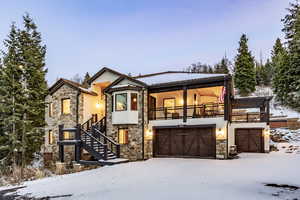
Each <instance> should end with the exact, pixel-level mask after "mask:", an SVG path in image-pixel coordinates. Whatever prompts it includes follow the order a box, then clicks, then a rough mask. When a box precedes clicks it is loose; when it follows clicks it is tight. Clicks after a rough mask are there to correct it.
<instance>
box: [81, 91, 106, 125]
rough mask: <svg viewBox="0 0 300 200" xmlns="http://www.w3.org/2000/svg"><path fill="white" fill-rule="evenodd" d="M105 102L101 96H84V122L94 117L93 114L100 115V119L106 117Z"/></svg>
mask: <svg viewBox="0 0 300 200" xmlns="http://www.w3.org/2000/svg"><path fill="white" fill-rule="evenodd" d="M104 110H105V102H104V100H101V98H100V96H92V95H88V94H84V95H83V122H86V121H87V120H88V119H90V118H91V117H92V114H98V117H99V118H101V116H103V115H104V112H105V111H104Z"/></svg>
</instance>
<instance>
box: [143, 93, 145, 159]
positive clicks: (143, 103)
mask: <svg viewBox="0 0 300 200" xmlns="http://www.w3.org/2000/svg"><path fill="white" fill-rule="evenodd" d="M144 104H145V103H144V89H142V159H143V160H145V149H144V148H145V141H144V140H145V136H144V134H145V127H144V125H145V123H144V122H145V119H144V115H145V113H144Z"/></svg>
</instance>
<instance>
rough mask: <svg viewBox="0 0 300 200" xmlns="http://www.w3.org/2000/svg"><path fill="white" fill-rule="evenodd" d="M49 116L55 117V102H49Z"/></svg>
mask: <svg viewBox="0 0 300 200" xmlns="http://www.w3.org/2000/svg"><path fill="white" fill-rule="evenodd" d="M49 117H53V103H49Z"/></svg>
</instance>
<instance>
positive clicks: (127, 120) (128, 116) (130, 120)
mask: <svg viewBox="0 0 300 200" xmlns="http://www.w3.org/2000/svg"><path fill="white" fill-rule="evenodd" d="M112 123H113V124H137V123H138V111H116V112H113V113H112Z"/></svg>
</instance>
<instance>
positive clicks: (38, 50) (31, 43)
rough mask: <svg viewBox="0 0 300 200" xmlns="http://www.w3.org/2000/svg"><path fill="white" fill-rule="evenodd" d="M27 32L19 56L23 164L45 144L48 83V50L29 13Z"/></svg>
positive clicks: (26, 16) (26, 21) (22, 31)
mask: <svg viewBox="0 0 300 200" xmlns="http://www.w3.org/2000/svg"><path fill="white" fill-rule="evenodd" d="M23 23H24V30H21V31H19V42H20V44H21V45H20V55H19V60H20V62H21V65H20V66H21V67H22V72H23V74H22V87H23V90H24V93H25V94H24V96H25V100H24V102H23V105H24V114H23V116H22V117H23V123H24V125H23V130H22V133H23V134H22V136H23V138H22V143H23V149H22V155H23V157H22V159H23V161H22V163H23V165H24V164H25V163H27V162H28V161H31V160H32V158H33V154H34V153H35V152H37V151H39V150H40V146H41V144H42V143H43V136H44V129H43V127H44V125H45V102H44V101H45V97H46V95H47V92H48V91H47V82H46V79H45V76H46V73H47V70H46V69H45V54H46V47H45V45H43V44H42V39H41V34H40V33H39V32H38V31H37V26H36V24H35V23H34V22H33V20H32V19H31V18H30V16H29V15H28V14H26V15H25V16H24V17H23Z"/></svg>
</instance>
